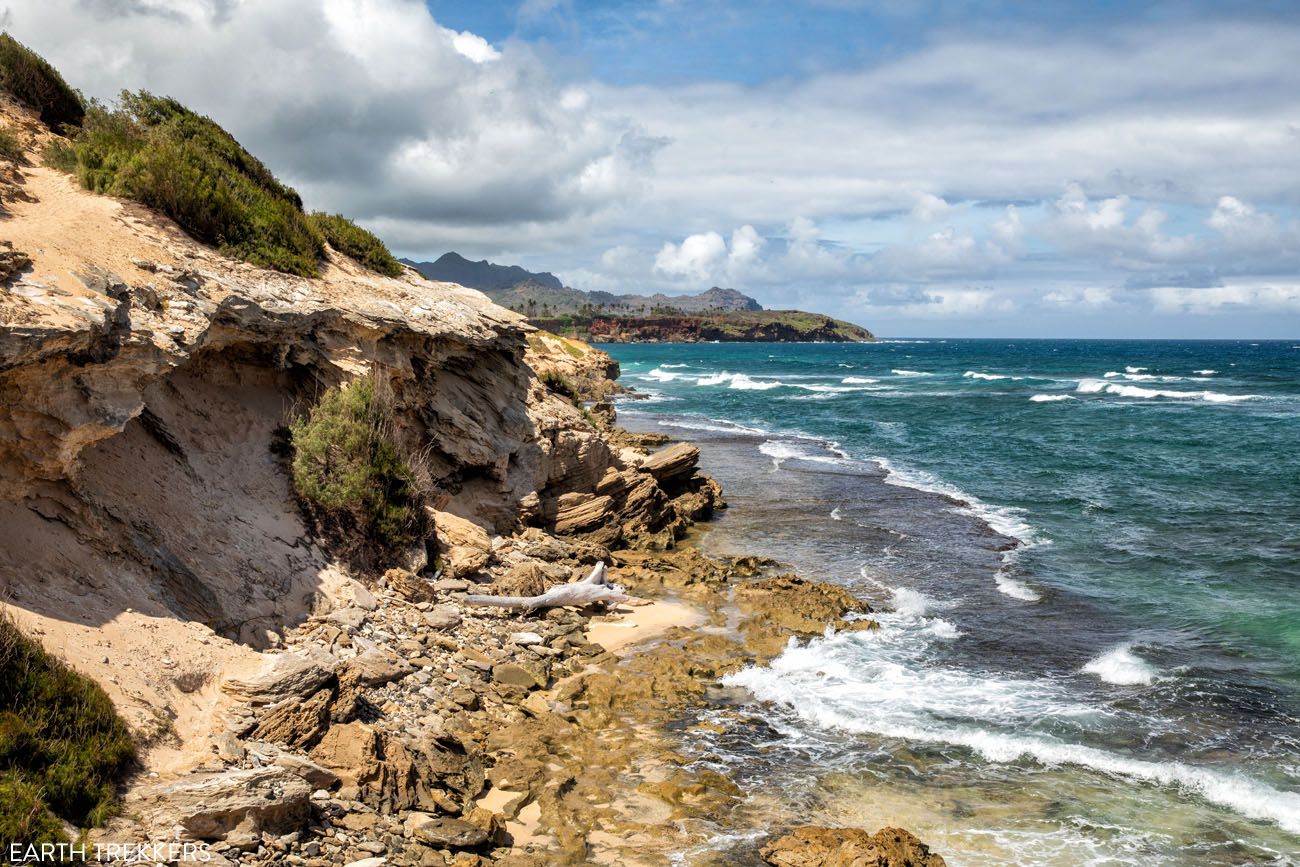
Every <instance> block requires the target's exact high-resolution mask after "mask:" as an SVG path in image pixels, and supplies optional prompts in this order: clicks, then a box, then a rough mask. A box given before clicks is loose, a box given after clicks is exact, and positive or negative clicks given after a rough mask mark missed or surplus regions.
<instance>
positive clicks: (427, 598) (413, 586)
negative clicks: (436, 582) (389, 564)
mask: <svg viewBox="0 0 1300 867" xmlns="http://www.w3.org/2000/svg"><path fill="white" fill-rule="evenodd" d="M384 583H385V584H387V585H388V587H389V589H391V590H392V591H393V592H394V593H396V594H397V595H398V596H401V597H402V598H403V599H405V600H407V601H408V602H432V601H433V597H434V595H435V594H434V592H433V585H432V584H430V583H429V582H428V581H425V580H424V579H423V578H421V577H420V576H419V575H416V574H415V573H414V572H410V571H408V570H406V569H389V570H388V571H387V572H385V573H384Z"/></svg>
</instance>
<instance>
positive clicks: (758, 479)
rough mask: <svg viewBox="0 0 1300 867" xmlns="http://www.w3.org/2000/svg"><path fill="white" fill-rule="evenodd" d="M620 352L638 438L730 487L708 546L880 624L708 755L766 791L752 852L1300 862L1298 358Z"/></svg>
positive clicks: (1184, 348) (1238, 349)
mask: <svg viewBox="0 0 1300 867" xmlns="http://www.w3.org/2000/svg"><path fill="white" fill-rule="evenodd" d="M601 348H603V349H605V350H606V351H608V352H609V353H610V354H611V355H613V356H614V357H615V358H616V359H617V360H618V361H619V362H620V363H621V365H622V368H623V380H622V381H623V382H624V383H626V384H628V385H631V386H633V387H634V388H635V389H637V391H638V392H639V393H640V396H642V397H644V399H637V400H632V399H625V400H622V401H621V402H620V407H619V411H620V417H621V419H622V421H623V423H624V424H625V425H626V426H628V427H631V428H634V429H642V430H657V431H662V432H665V433H669V434H672V435H674V436H677V437H680V438H683V439H689V440H691V441H693V442H696V443H698V444H699V445H700V446H701V448H702V449H703V450H704V458H703V462H704V465H705V467H704V468H705V470H706V472H709V473H710V474H712V475H714V476H715V477H716V478H718V480H719V481H720V482H722V484H723V486H724V490H725V493H726V495H727V499H728V500H729V501H730V502H731V504H732V506H733V508H732V509H730V510H729V511H728V512H727V513H726V514H725V515H724V516H723V517H722V518H721V519H720V520H718V521H717V522H716V523H715V525H714V527H713V529H711V530H709V531H708V532H707V533H706V534H705V536H704V542H703V544H704V546H705V548H706V550H711V551H713V552H715V553H720V554H721V553H757V554H766V555H768V556H772V557H775V558H777V559H779V560H781V561H783V562H785V563H788V564H789V565H791V566H792V567H793V568H795V569H796V570H798V571H799V572H800V573H802V574H805V575H807V576H809V577H813V578H819V579H822V580H828V581H833V582H838V583H841V584H843V585H845V586H847V587H849V588H851V589H852V590H853V591H854V592H856V593H857V594H858V595H860V596H861V597H863V598H864V599H866V600H868V601H869V602H870V603H871V604H872V605H873V606H874V607H875V608H876V609H877V611H878V613H877V614H875V615H873V616H874V617H875V618H876V619H877V620H878V621H879V622H880V624H881V628H880V629H879V630H876V631H868V632H861V631H859V632H851V633H840V634H833V635H827V636H825V637H823V638H818V639H814V640H812V641H805V642H792V643H791V645H790V646H789V647H788V648H787V649H786V651H785V652H784V653H783V654H782V655H781V656H780V657H779V658H777V659H776V660H774V661H773V662H772V663H771V664H770V665H768V666H764V667H760V668H751V669H747V670H744V671H741V672H739V673H736V674H734V675H732V676H730V677H728V678H727V680H726V684H727V686H729V687H731V690H730V693H731V694H733V698H731V699H730V700H729V702H724V703H723V704H721V705H719V707H718V708H717V709H716V711H711V712H713V713H716V714H718V715H719V717H720V718H723V717H725V719H726V720H727V725H726V726H719V727H713V728H717V729H719V730H721V733H713V728H710V727H699V729H700V733H699V734H696V735H692V736H691V737H693V738H694V740H693V741H692V748H693V749H694V750H695V755H696V756H697V760H699V761H704V762H711V763H716V764H717V765H719V766H720V767H723V766H725V767H726V768H727V769H728V770H729V771H730V772H731V773H733V774H735V775H736V776H737V777H739V778H741V779H742V780H745V781H747V782H748V784H749V785H748V786H747V788H748V789H749V790H750V791H755V792H760V791H761V792H763V793H765V794H764V796H763V799H764V802H765V805H764V808H763V809H762V810H758V809H757V808H756V811H755V817H754V825H755V827H754V829H753V834H754V835H757V834H758V833H760V832H761V830H762V826H764V825H767V824H770V823H771V822H772V821H774V820H782V821H788V822H794V821H797V822H805V821H812V820H822V821H825V822H829V823H834V824H856V825H861V826H864V827H867V828H868V829H869V830H875V828H876V827H879V826H880V825H883V824H896V825H901V826H903V827H907V828H909V829H910V830H912V831H914V832H915V833H917V834H918V835H919V836H920V837H921V838H922V839H923V840H926V841H927V842H929V843H931V845H933V846H934V847H935V849H936V850H937V851H939V852H940V853H942V854H943V855H944V856H945V857H946V858H947V859H948V862H949V863H950V864H954V865H995V864H1044V865H1046V864H1053V865H1055V864H1061V865H1077V864H1095V865H1102V864H1106V865H1110V864H1142V865H1153V864H1169V865H1207V864H1300V342H1295V341H1273V342H1267V341H1258V342H1250V341H1241V342H1237V341H1233V342H1227V341H1186V342H1183V341H1151V342H1141V341H1086V340H938V339H935V340H925V339H917V340H880V341H878V342H876V343H872V344H705V345H701V344H677V345H667V344H643V345H608V346H602V347H601ZM746 839H748V838H747V837H746V834H745V832H744V829H740V831H739V832H738V833H737V834H736V836H735V840H734V841H733V842H732V843H725V844H720V845H734V846H736V847H739V848H738V850H737V851H740V849H743V847H744V846H745V845H746V844H745V840H746ZM742 860H743V859H742Z"/></svg>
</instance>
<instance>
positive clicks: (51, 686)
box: [0, 616, 135, 851]
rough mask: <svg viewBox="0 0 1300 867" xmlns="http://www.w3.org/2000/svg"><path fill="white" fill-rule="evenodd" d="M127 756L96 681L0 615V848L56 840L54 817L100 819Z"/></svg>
mask: <svg viewBox="0 0 1300 867" xmlns="http://www.w3.org/2000/svg"><path fill="white" fill-rule="evenodd" d="M134 761H135V743H134V741H133V740H132V738H131V735H130V732H129V731H128V730H127V727H126V724H125V723H124V722H123V721H122V719H121V718H120V717H119V716H118V715H117V711H116V710H115V709H114V707H113V703H112V701H111V700H110V699H109V697H108V695H106V694H105V693H104V691H103V690H102V689H100V687H99V685H98V684H96V683H95V682H94V681H93V680H91V679H89V678H87V677H84V676H82V675H80V674H78V673H77V672H75V671H73V670H72V669H70V668H68V666H66V665H64V664H63V663H62V662H60V661H59V660H58V659H55V658H54V657H52V656H50V655H49V654H47V653H46V652H45V650H44V649H43V648H42V647H41V645H40V643H39V642H36V641H34V640H32V639H30V638H28V637H27V636H25V635H23V634H22V633H21V632H19V631H18V629H17V627H16V626H15V625H14V624H13V622H12V621H11V620H9V619H8V618H7V617H3V616H0V851H7V850H8V848H9V845H10V843H13V842H19V843H29V842H36V843H39V842H57V841H60V840H62V839H63V831H62V828H61V827H60V825H59V823H58V821H57V820H56V819H55V818H54V817H55V816H58V817H60V818H62V819H65V820H67V821H69V822H72V823H74V824H77V825H81V826H90V825H98V824H101V823H103V822H104V821H105V820H106V819H108V818H110V817H111V816H112V815H113V814H114V813H115V812H116V810H117V807H118V803H117V795H116V789H117V784H118V782H119V781H120V780H121V779H122V777H123V776H124V775H125V774H126V772H127V770H128V769H129V768H130V766H131V765H132V763H133V762H134Z"/></svg>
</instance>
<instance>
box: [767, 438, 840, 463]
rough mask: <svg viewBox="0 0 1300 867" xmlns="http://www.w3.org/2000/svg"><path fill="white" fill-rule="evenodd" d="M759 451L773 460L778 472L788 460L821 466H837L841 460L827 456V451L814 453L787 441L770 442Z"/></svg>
mask: <svg viewBox="0 0 1300 867" xmlns="http://www.w3.org/2000/svg"><path fill="white" fill-rule="evenodd" d="M758 450H759V451H760V452H762V453H763V454H765V455H767V456H768V457H769V458H771V459H772V466H773V467H774V468H775V469H778V470H779V469H780V468H781V462H782V461H788V460H800V461H813V462H815V463H819V464H836V463H839V462H840V460H841V458H838V457H835V456H833V455H828V454H826V453H825V451H814V450H813V449H811V448H808V447H806V446H801V445H799V444H797V443H792V442H787V441H785V440H768V441H767V442H765V443H763V444H762V445H761V446H759V447H758ZM841 454H842V453H841Z"/></svg>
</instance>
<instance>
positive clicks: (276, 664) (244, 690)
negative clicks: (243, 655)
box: [221, 648, 338, 705]
mask: <svg viewBox="0 0 1300 867" xmlns="http://www.w3.org/2000/svg"><path fill="white" fill-rule="evenodd" d="M337 662H338V661H337V660H336V659H335V658H334V657H333V656H331V655H330V654H329V653H327V652H326V651H324V650H319V649H316V648H311V649H308V650H304V651H295V652H292V653H277V654H274V655H269V656H267V657H266V658H265V659H264V660H263V662H262V664H261V666H260V667H259V668H257V669H255V670H254V671H251V672H247V673H235V674H227V675H226V676H225V677H224V678H222V681H221V689H222V691H224V692H225V693H226V694H228V695H231V696H234V697H235V698H237V699H240V700H241V701H246V702H248V703H249V704H259V705H260V704H275V703H276V702H278V701H284V700H285V699H287V698H306V697H307V696H309V695H312V694H313V693H315V692H316V690H318V689H319V688H320V687H321V685H322V684H324V683H325V681H327V680H329V678H330V676H331V675H332V674H333V673H334V667H335V665H336V664H337Z"/></svg>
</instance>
